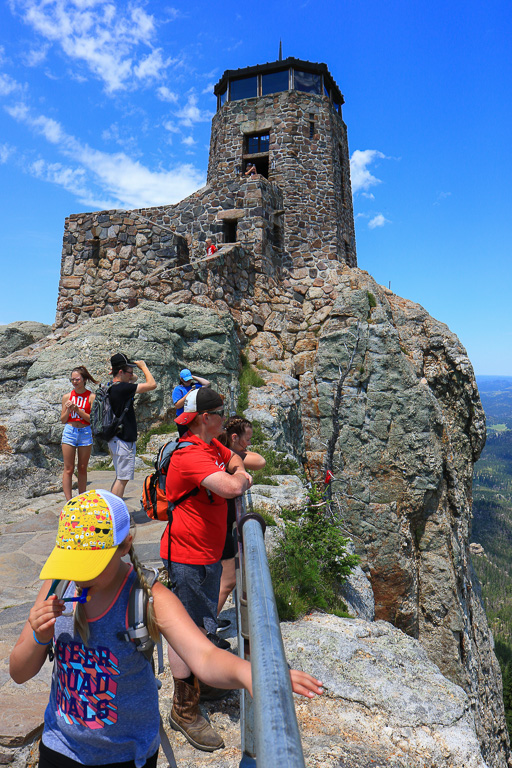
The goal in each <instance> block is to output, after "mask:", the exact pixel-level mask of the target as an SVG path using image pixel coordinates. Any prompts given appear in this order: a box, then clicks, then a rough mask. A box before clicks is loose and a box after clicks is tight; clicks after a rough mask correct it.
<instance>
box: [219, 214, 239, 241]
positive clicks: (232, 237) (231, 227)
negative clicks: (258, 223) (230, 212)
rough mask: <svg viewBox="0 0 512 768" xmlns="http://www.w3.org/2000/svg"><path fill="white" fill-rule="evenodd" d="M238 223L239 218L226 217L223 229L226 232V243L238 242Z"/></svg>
mask: <svg viewBox="0 0 512 768" xmlns="http://www.w3.org/2000/svg"><path fill="white" fill-rule="evenodd" d="M237 224H238V221H237V219H224V221H223V225H222V230H223V233H224V242H225V243H236V226H237Z"/></svg>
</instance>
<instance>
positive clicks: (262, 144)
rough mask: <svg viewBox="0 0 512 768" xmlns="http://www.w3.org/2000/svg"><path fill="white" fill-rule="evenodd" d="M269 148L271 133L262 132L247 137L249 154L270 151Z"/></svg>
mask: <svg viewBox="0 0 512 768" xmlns="http://www.w3.org/2000/svg"><path fill="white" fill-rule="evenodd" d="M269 148H270V135H269V134H268V133H260V134H256V135H254V136H247V137H246V143H245V153H246V154H247V155H257V154H258V153H260V152H268V150H269Z"/></svg>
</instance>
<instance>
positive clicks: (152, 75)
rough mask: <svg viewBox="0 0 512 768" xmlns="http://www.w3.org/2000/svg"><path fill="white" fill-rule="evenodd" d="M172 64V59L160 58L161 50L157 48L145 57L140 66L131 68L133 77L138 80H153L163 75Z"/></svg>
mask: <svg viewBox="0 0 512 768" xmlns="http://www.w3.org/2000/svg"><path fill="white" fill-rule="evenodd" d="M172 63H173V59H171V58H168V59H165V61H164V59H163V58H162V50H161V48H157V49H156V50H154V51H152V52H151V53H150V54H149V55H148V56H146V57H145V58H144V59H142V61H141V62H140V64H137V66H135V67H134V68H133V71H134V74H135V76H136V77H137V78H138V79H139V80H154V79H156V78H159V77H161V76H162V75H163V74H165V70H166V69H167V67H169V66H170V65H171V64H172Z"/></svg>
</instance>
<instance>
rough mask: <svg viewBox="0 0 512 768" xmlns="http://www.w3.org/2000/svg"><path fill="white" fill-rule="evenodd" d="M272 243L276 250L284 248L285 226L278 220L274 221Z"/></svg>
mask: <svg viewBox="0 0 512 768" xmlns="http://www.w3.org/2000/svg"><path fill="white" fill-rule="evenodd" d="M272 244H273V246H274V248H275V250H276V251H282V250H283V228H282V226H281V224H280V223H279V224H278V223H277V222H274V226H273V228H272Z"/></svg>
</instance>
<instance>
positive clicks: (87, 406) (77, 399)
mask: <svg viewBox="0 0 512 768" xmlns="http://www.w3.org/2000/svg"><path fill="white" fill-rule="evenodd" d="M90 396H91V392H90V390H88V389H86V390H85V392H82V394H81V395H79V394H78V393H77V392H76V391H75V390H73V391H72V392H71V394H70V396H69V399H70V400H71V402H72V403H75V405H77V406H78V408H82V409H83V410H84V411H85V412H86V413H90V412H91V402H90V400H89V398H90ZM67 423H68V424H83V425H84V426H87V427H88V426H89V422H88V421H85V419H81V418H80V416H79V415H78V412H77V411H75V410H73V411H71V412H70V414H69V416H68V420H67Z"/></svg>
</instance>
